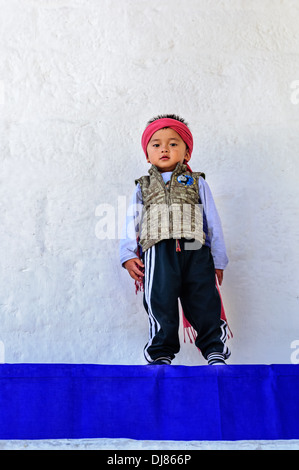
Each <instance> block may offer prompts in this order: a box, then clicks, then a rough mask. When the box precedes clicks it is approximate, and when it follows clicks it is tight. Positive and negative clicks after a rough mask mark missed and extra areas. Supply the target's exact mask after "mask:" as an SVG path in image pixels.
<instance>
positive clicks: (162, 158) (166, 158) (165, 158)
mask: <svg viewBox="0 0 299 470" xmlns="http://www.w3.org/2000/svg"><path fill="white" fill-rule="evenodd" d="M160 160H169V157H167V156H166V155H164V156H163V157H160Z"/></svg>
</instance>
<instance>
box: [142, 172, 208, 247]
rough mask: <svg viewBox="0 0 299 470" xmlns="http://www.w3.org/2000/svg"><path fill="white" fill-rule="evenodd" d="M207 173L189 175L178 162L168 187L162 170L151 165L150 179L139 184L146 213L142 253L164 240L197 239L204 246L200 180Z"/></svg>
mask: <svg viewBox="0 0 299 470" xmlns="http://www.w3.org/2000/svg"><path fill="white" fill-rule="evenodd" d="M200 176H202V177H203V178H204V177H205V175H204V173H200V172H190V171H188V169H187V166H186V165H184V164H181V163H178V164H177V166H176V168H175V170H174V171H173V173H172V175H171V179H170V182H169V184H167V185H166V184H165V183H164V180H163V178H162V176H161V173H160V172H159V170H158V169H157V168H156V167H155V166H154V165H152V166H151V168H150V170H149V176H142V177H141V178H139V179H137V180H136V181H135V183H136V184H137V183H139V185H140V188H141V192H142V199H143V206H144V207H143V214H142V218H141V224H140V228H139V238H140V240H139V243H140V245H141V248H142V251H143V252H144V251H146V250H148V249H149V248H150V247H151V246H153V245H154V244H156V243H158V242H159V241H161V240H165V239H170V238H174V239H181V238H187V239H195V240H198V241H199V242H200V243H201V244H202V245H204V243H205V233H204V230H203V211H202V206H201V205H200V203H199V190H198V178H199V177H200Z"/></svg>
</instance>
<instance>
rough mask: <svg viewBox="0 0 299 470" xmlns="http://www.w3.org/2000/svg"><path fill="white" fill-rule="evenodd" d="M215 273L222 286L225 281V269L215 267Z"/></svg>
mask: <svg viewBox="0 0 299 470" xmlns="http://www.w3.org/2000/svg"><path fill="white" fill-rule="evenodd" d="M215 273H216V276H217V280H218V284H219V286H221V284H222V281H223V269H215Z"/></svg>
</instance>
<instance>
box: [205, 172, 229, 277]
mask: <svg viewBox="0 0 299 470" xmlns="http://www.w3.org/2000/svg"><path fill="white" fill-rule="evenodd" d="M198 184H199V195H200V199H201V202H202V205H203V210H204V212H205V215H206V219H207V224H208V233H209V237H210V240H211V252H212V256H213V259H214V265H215V268H216V269H225V268H226V266H227V265H228V257H227V254H226V247H225V242H224V236H223V230H222V225H221V220H220V217H219V214H218V211H217V208H216V204H215V201H214V198H213V195H212V192H211V189H210V187H209V185H208V183H207V182H206V181H205V180H204V179H203V178H202V177H200V178H199V181H198Z"/></svg>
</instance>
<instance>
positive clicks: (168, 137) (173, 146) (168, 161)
mask: <svg viewBox="0 0 299 470" xmlns="http://www.w3.org/2000/svg"><path fill="white" fill-rule="evenodd" d="M146 150H147V161H148V162H149V163H151V164H152V165H155V166H156V167H157V168H158V170H159V171H160V172H161V173H164V172H166V171H173V170H174V169H175V167H176V166H177V164H178V163H183V162H184V160H186V161H187V162H188V161H189V160H190V155H189V151H188V149H187V146H186V143H185V142H184V141H183V139H182V138H181V136H180V135H179V134H178V133H177V132H176V131H174V130H173V129H171V128H170V127H168V128H166V129H160V130H159V131H157V132H155V133H154V134H153V135H152V137H151V140H150V141H149V143H148V146H147V149H146Z"/></svg>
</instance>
